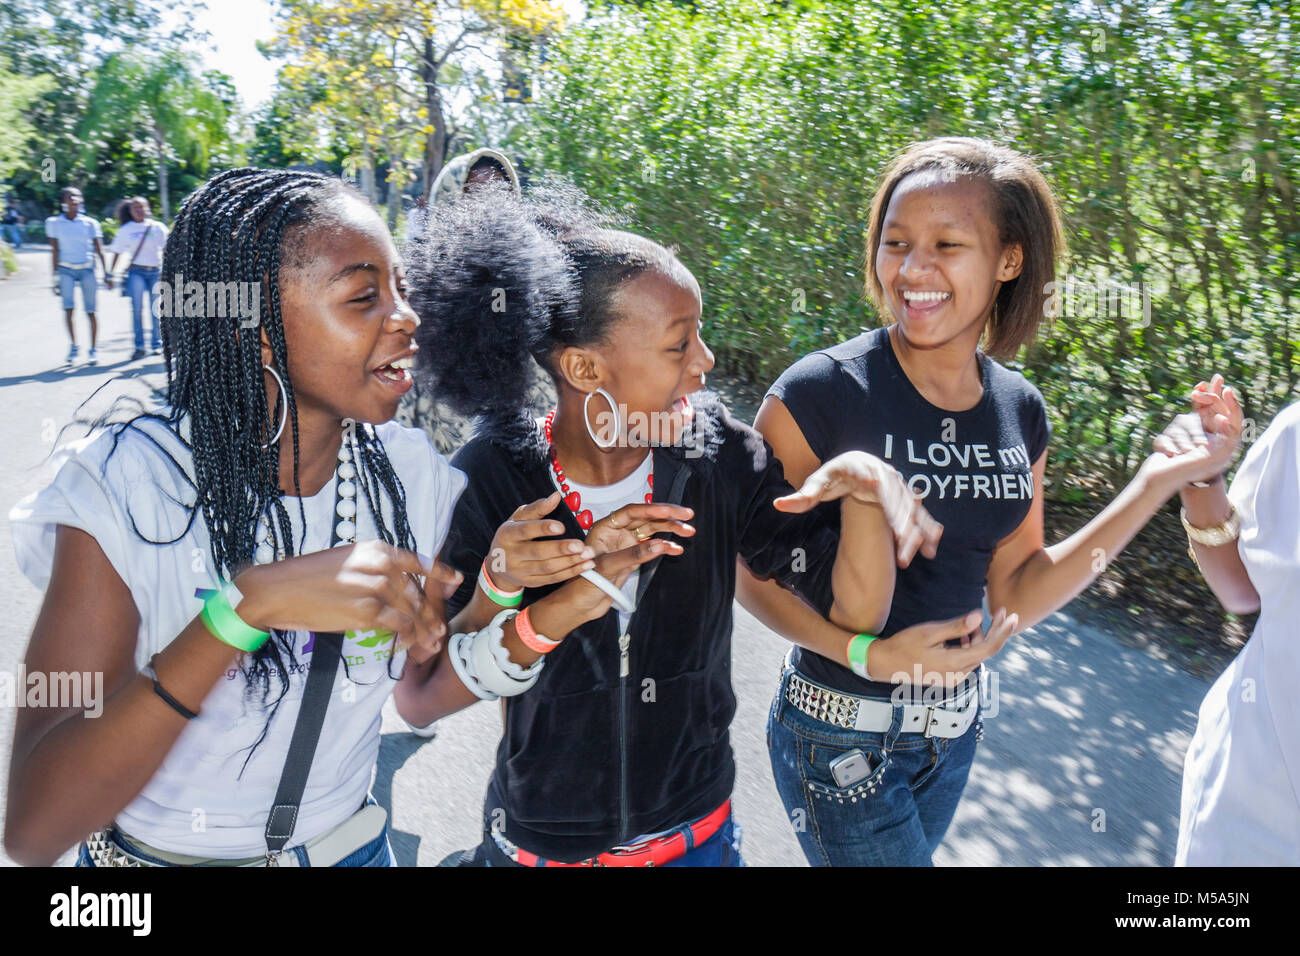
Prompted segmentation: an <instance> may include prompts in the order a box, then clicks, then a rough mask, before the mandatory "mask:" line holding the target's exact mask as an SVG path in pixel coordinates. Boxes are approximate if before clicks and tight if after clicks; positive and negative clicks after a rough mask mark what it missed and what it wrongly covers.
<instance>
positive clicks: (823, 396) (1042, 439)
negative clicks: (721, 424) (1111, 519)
mask: <svg viewBox="0 0 1300 956" xmlns="http://www.w3.org/2000/svg"><path fill="white" fill-rule="evenodd" d="M978 356H979V363H980V372H981V376H982V378H983V383H984V394H983V396H982V397H981V398H980V400H979V402H978V403H976V405H975V406H974V407H973V408H969V409H966V410H965V411H959V412H956V411H948V410H946V409H942V408H939V407H937V406H935V405H932V404H930V402H928V401H927V400H926V399H925V398H924V397H923V396H922V395H921V393H920V392H918V391H917V390H916V387H915V386H914V385H913V384H912V382H911V381H910V380H909V379H908V377H907V375H906V374H905V373H904V372H903V369H902V366H901V365H899V363H898V358H897V356H895V355H894V349H893V346H892V344H891V343H890V339H889V330H888V329H884V328H881V329H875V330H872V331H870V332H866V333H864V334H862V335H860V336H858V337H857V338H854V339H851V340H850V341H848V342H844V343H841V344H840V345H837V346H835V347H833V348H829V349H824V350H822V351H819V352H813V353H812V354H811V355H806V356H804V357H803V358H802V359H800V360H799V361H798V362H796V363H795V364H794V365H792V366H791V367H790V368H788V369H787V370H786V371H785V372H784V373H783V374H782V375H781V377H780V378H778V379H777V380H776V382H775V383H774V384H773V385H772V387H771V388H770V389H769V390H768V394H769V395H772V396H775V397H776V398H778V399H780V400H781V402H782V403H783V404H784V405H785V406H786V408H787V409H789V411H790V414H791V416H793V418H794V420H795V422H796V424H798V426H799V428H800V430H801V431H802V432H803V435H804V438H805V439H806V440H807V442H808V446H809V447H810V448H811V449H812V451H813V453H814V454H815V455H816V456H817V458H818V459H819V460H821V461H822V462H826V461H828V460H830V459H831V458H834V457H835V456H836V455H839V454H841V453H843V452H846V451H852V450H861V451H867V452H870V453H871V454H873V455H876V456H878V457H879V458H881V459H883V460H884V461H885V462H887V463H889V464H890V465H892V466H893V467H895V468H897V469H898V471H899V473H901V474H902V475H903V477H904V478H905V479H906V480H907V482H908V484H909V486H910V487H911V488H912V489H913V490H914V491H915V492H917V493H918V494H919V495H922V496H923V502H924V504H925V507H926V510H927V511H929V512H930V514H932V515H933V516H934V518H935V520H937V521H939V522H940V523H941V524H942V525H943V536H942V537H941V539H940V541H939V549H938V554H937V555H936V556H935V557H934V558H933V559H930V558H926V557H925V556H924V555H921V554H918V555H917V556H916V557H915V558H914V559H913V560H912V563H911V566H910V567H907V568H899V569H898V573H897V578H896V584H895V586H894V599H893V603H892V605H891V606H890V610H889V619H888V621H887V622H886V624H885V627H884V629H883V630H882V631H881V634H880V636H882V637H888V636H889V635H891V634H894V633H896V632H897V631H900V630H902V629H903V628H906V627H910V626H911V625H913V624H920V623H923V622H925V621H937V620H942V619H945V618H950V617H956V616H958V615H959V614H963V613H965V612H967V611H970V610H973V609H975V608H978V607H980V605H981V604H982V602H983V598H984V584H985V579H986V577H987V574H988V567H989V562H990V561H991V560H992V557H993V550H994V548H995V547H996V545H997V544H998V542H999V541H1001V540H1002V539H1003V538H1005V537H1007V535H1009V534H1011V533H1012V532H1013V531H1015V530H1016V528H1018V527H1019V526H1020V524H1021V522H1022V521H1024V519H1025V516H1026V515H1027V514H1028V513H1029V506H1030V502H1031V500H1032V498H1033V496H1034V495H1035V494H1037V493H1039V492H1040V489H1036V488H1035V487H1034V478H1033V473H1032V467H1033V464H1034V462H1035V461H1037V460H1038V458H1039V456H1041V455H1042V454H1043V452H1044V451H1045V450H1046V448H1047V443H1048V439H1049V437H1050V434H1051V429H1050V426H1049V424H1048V421H1047V408H1046V406H1045V405H1044V403H1043V397H1042V395H1041V394H1040V393H1039V391H1038V389H1036V388H1035V387H1034V386H1033V385H1032V384H1030V383H1029V382H1028V381H1027V380H1026V379H1025V377H1024V376H1023V375H1021V374H1020V373H1019V372H1015V371H1012V370H1011V369H1008V368H1005V367H1003V366H1002V365H999V364H998V363H997V362H995V361H993V360H992V359H991V358H989V357H988V356H986V355H985V354H984V353H983V352H979V353H978ZM821 507H823V508H827V509H834V510H835V511H836V512H838V510H839V504H838V502H832V503H830V504H827V505H822V506H821ZM837 517H838V516H837ZM794 664H795V666H796V667H797V668H798V669H799V670H800V672H802V673H803V674H805V675H806V676H807V677H809V678H810V679H811V680H814V681H816V682H818V683H820V684H824V685H826V686H828V687H831V688H834V689H836V690H840V691H844V692H847V693H854V694H859V695H868V696H889V695H890V692H891V691H892V690H893V686H894V685H892V684H888V683H883V682H878V681H871V680H866V679H864V678H861V677H858V676H857V675H856V674H854V673H853V672H852V671H850V670H849V669H848V668H847V667H844V666H843V665H841V664H839V663H837V662H835V661H832V660H829V659H827V658H825V657H822V656H821V655H819V654H816V653H813V652H812V651H808V650H805V649H803V648H795V654H794ZM917 696H920V695H919V693H918V694H917Z"/></svg>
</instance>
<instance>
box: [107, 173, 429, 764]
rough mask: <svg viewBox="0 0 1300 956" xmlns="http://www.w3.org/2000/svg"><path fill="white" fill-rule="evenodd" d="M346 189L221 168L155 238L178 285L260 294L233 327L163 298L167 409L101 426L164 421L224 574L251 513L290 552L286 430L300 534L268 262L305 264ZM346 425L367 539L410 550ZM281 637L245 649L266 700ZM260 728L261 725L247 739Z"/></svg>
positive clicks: (386, 490)
mask: <svg viewBox="0 0 1300 956" xmlns="http://www.w3.org/2000/svg"><path fill="white" fill-rule="evenodd" d="M348 197H353V198H360V194H359V193H356V192H355V191H354V190H352V189H351V188H350V187H349V186H347V185H346V184H345V183H343V182H342V181H341V180H339V179H335V178H333V177H328V176H323V175H321V174H319V173H314V172H303V171H291V170H269V169H255V168H241V169H233V170H230V171H228V172H225V173H222V174H220V175H218V176H215V177H213V178H212V179H210V180H208V182H206V183H205V184H204V185H203V186H202V187H200V188H199V189H198V190H197V191H196V192H194V193H192V194H191V195H190V196H189V197H188V198H187V199H186V200H185V202H184V203H183V204H182V206H181V209H180V212H179V214H178V215H177V217H176V222H175V224H174V226H173V228H172V233H171V235H170V236H169V237H168V240H167V245H166V247H165V250H164V255H163V264H162V269H161V273H162V279H164V280H166V281H168V282H169V283H176V282H182V283H185V287H184V288H185V289H188V288H193V287H191V286H190V285H189V284H190V283H195V282H197V283H199V284H200V285H199V286H198V287H197V288H203V289H208V288H211V287H212V286H210V285H209V283H230V282H237V283H257V285H255V286H252V288H256V289H258V290H259V291H260V303H259V306H260V309H259V317H258V318H259V321H258V323H257V324H256V325H253V326H252V327H242V322H241V320H240V318H239V317H238V316H237V315H229V316H228V317H226V318H221V317H214V316H209V315H205V316H201V317H195V316H193V315H183V314H182V315H174V314H169V313H170V312H174V311H176V310H175V309H163V310H162V311H163V315H162V318H161V325H162V338H163V349H164V354H165V359H166V367H167V398H168V404H169V405H170V409H169V410H168V411H167V413H166V414H158V413H156V412H143V411H142V412H141V413H140V414H138V415H136V416H135V417H134V418H132V419H131V420H130V421H128V422H124V423H119V424H118V425H117V427H116V429H115V436H120V433H121V430H122V429H124V428H126V427H130V426H132V425H133V424H135V422H137V421H138V420H139V419H141V418H150V419H154V420H156V421H159V422H163V423H165V424H166V425H167V426H168V427H169V428H170V429H171V430H172V431H173V432H174V433H175V435H176V437H177V438H178V439H180V440H181V441H182V443H184V444H186V445H187V447H188V448H189V451H190V455H191V459H192V462H193V475H192V477H191V476H189V475H185V469H184V468H181V467H180V465H179V463H177V462H176V460H175V458H174V457H173V456H171V455H170V453H167V455H168V457H169V458H171V459H172V461H173V463H175V464H177V467H178V468H179V469H180V471H181V473H182V475H185V479H186V481H187V482H188V483H189V484H190V485H192V486H193V488H194V491H195V500H194V502H192V503H188V505H187V506H188V507H189V509H190V515H189V525H192V523H193V521H194V518H195V516H196V515H198V514H200V513H201V514H202V516H203V520H204V523H205V524H206V525H207V529H208V533H209V537H210V540H211V558H212V562H213V569H214V572H215V574H216V575H217V576H218V577H219V578H221V579H222V580H230V579H232V578H233V577H234V575H235V574H236V573H237V572H238V571H240V570H242V569H243V568H245V567H247V566H248V565H249V564H251V563H252V561H253V555H254V549H255V546H256V542H255V535H256V531H257V526H258V523H259V521H260V520H261V519H262V518H265V519H266V521H267V523H268V524H269V526H270V531H271V539H272V543H273V545H274V546H275V548H276V551H277V554H279V555H282V556H283V557H292V556H294V555H295V554H296V553H298V549H299V548H300V547H301V545H297V546H295V542H294V541H293V535H292V525H291V523H290V519H289V513H288V510H287V509H286V507H285V503H284V500H283V499H284V494H285V493H284V492H283V491H281V489H280V454H279V441H284V440H286V439H287V440H291V441H292V442H293V475H292V479H293V489H294V494H295V495H296V496H297V497H298V512H299V516H300V519H301V526H302V527H303V528H304V531H305V528H306V514H305V511H304V508H303V504H302V500H301V499H302V494H301V490H300V488H299V484H298V472H299V461H298V453H299V449H298V416H297V405H296V404H295V400H294V392H293V383H292V382H291V381H290V378H289V373H288V347H287V345H286V342H285V336H284V322H283V318H282V315H281V305H280V271H281V268H282V267H284V268H296V267H298V266H300V265H303V264H305V262H306V259H305V253H304V252H303V251H302V250H303V247H304V244H305V242H304V240H305V234H306V233H307V232H308V231H309V230H310V229H311V227H313V226H320V225H328V224H329V223H330V220H331V214H332V212H333V210H334V208H335V207H336V206H337V205H338V204H340V203H341V202H342V201H344V200H346V199H347V198H348ZM363 201H364V200H363ZM227 288H229V287H228V286H227ZM243 288H248V287H243ZM185 311H189V310H188V309H187V310H185ZM259 326H260V328H261V329H262V330H264V331H265V333H266V338H267V341H268V342H269V343H270V348H271V353H272V363H273V367H274V369H275V371H276V372H277V373H278V374H279V377H280V380H281V382H283V389H282V390H280V391H279V394H278V396H277V398H276V403H275V407H274V408H273V409H268V407H267V401H266V388H265V385H264V384H263V383H264V374H265V373H264V371H263V365H262V357H261V337H260V334H259V331H258V329H259ZM298 361H299V362H301V361H302V358H301V357H299V359H298ZM282 404H284V405H287V409H288V411H287V421H286V424H285V428H284V432H283V434H282V435H281V437H280V439H279V441H277V442H276V443H275V444H269V439H270V437H271V436H272V435H273V434H274V432H275V427H276V425H277V424H278V422H279V417H280V415H281V413H282V407H281V406H282ZM182 420H184V421H186V422H187V423H188V426H189V432H190V434H189V439H188V441H186V440H185V438H184V437H183V436H182V432H181V427H180V426H181V422H182ZM141 433H142V434H146V433H144V432H143V431H141ZM354 435H355V438H356V442H357V447H358V449H359V452H360V454H359V456H358V460H357V462H356V466H357V470H358V473H359V474H358V480H357V483H358V484H359V485H360V486H361V488H362V489H363V492H364V494H365V497H366V500H367V504H368V505H369V507H370V510H371V513H372V514H373V515H374V517H375V523H376V526H377V528H378V532H379V535H380V537H381V538H382V539H383V540H384V541H385V542H387V543H389V544H391V545H394V546H396V547H400V548H404V549H407V550H410V551H414V550H415V539H414V535H413V534H412V532H411V528H410V525H409V523H408V520H407V513H406V494H405V491H404V489H403V487H402V483H401V481H400V479H399V478H398V477H397V474H396V473H395V472H394V470H393V467H392V464H391V462H390V461H389V459H388V455H387V453H386V451H385V449H384V446H383V443H382V442H381V441H380V439H379V437H378V435H376V434H375V432H374V430H373V429H372V428H369V427H367V426H363V425H358V427H357V428H356V429H355V431H354ZM146 437H149V436H147V434H146ZM150 440H151V441H153V443H154V444H155V445H158V443H157V441H154V440H153V439H152V438H151V437H150ZM114 447H116V437H115V440H114ZM160 447H161V446H160ZM164 452H165V449H164ZM110 454H111V452H110ZM382 497H387V499H388V501H389V503H390V505H391V511H392V515H393V525H394V527H393V528H392V529H391V530H390V529H389V528H388V527H387V525H386V523H385V520H384V516H383V511H382V509H381V507H380V499H381V498H382ZM132 525H133V527H134V530H135V532H136V534H137V535H138V536H140V537H141V538H142V539H144V540H146V541H149V542H150V543H151V544H172V543H174V542H175V541H178V540H180V538H181V537H183V536H184V534H185V533H186V532H188V530H189V525H187V526H186V528H185V530H184V531H182V532H181V534H180V535H178V536H177V537H176V538H173V539H171V540H169V541H154V540H152V539H150V538H148V537H146V536H145V535H143V534H142V533H141V532H140V530H139V528H138V527H135V522H134V519H133V520H132ZM293 643H294V642H293V637H292V634H291V633H288V632H280V631H273V632H272V637H271V640H268V641H267V642H266V643H265V644H263V645H262V647H261V648H260V649H259V650H258V651H256V652H255V653H253V654H251V655H249V656H248V657H246V658H245V662H244V673H245V676H246V678H247V679H248V683H249V690H250V692H251V691H252V689H253V688H254V687H260V689H261V696H262V702H263V704H266V703H267V700H268V698H269V695H270V691H271V679H272V677H273V676H274V675H278V676H279V678H280V690H279V695H278V696H277V698H276V700H275V704H274V707H278V705H279V703H280V701H281V700H283V698H284V695H285V694H286V692H287V691H288V673H289V671H290V669H294V668H296V660H295V656H294V646H293ZM286 658H287V661H286ZM390 665H391V659H390ZM274 707H273V708H272V711H271V714H270V716H268V725H269V721H270V717H271V716H274ZM265 734H266V728H265V727H264V728H263V730H262V736H261V737H259V738H258V740H257V741H256V742H255V743H254V744H253V748H254V749H255V748H256V746H257V743H260V742H261V740H262V739H263V738H264V737H265ZM249 756H250V757H251V749H250V754H249Z"/></svg>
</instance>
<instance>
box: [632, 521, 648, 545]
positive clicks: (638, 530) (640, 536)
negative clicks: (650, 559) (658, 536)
mask: <svg viewBox="0 0 1300 956" xmlns="http://www.w3.org/2000/svg"><path fill="white" fill-rule="evenodd" d="M644 530H645V525H639V526H638V527H636V528H634V529H633V530H632V533H633V534H634V535H636V539H637V540H638V541H644V540H645V539H646V538H648V537H650V535H648V534H642V533H641V532H642V531H644Z"/></svg>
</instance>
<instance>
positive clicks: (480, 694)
mask: <svg viewBox="0 0 1300 956" xmlns="http://www.w3.org/2000/svg"><path fill="white" fill-rule="evenodd" d="M474 634H475V632H474V631H470V632H469V633H468V634H453V635H452V636H451V640H449V641H448V642H447V656H448V657H449V658H450V659H451V666H452V669H453V670H454V671H455V672H456V677H457V678H459V679H460V682H461V683H462V684H464V685H465V688H466V689H467V690H468V691H469V692H470V693H471V694H473V695H474V696H475V697H477V698H478V699H479V700H496V699H497V695H496V694H494V693H492V692H491V691H489V690H487V689H486V688H484V687H483V685H482V684H480V683H479V680H478V678H477V677H475V676H474V673H473V671H474V664H473V661H472V660H471V655H470V650H471V648H472V647H473V645H474Z"/></svg>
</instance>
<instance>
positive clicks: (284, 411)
mask: <svg viewBox="0 0 1300 956" xmlns="http://www.w3.org/2000/svg"><path fill="white" fill-rule="evenodd" d="M262 368H264V369H265V370H266V371H268V372H270V373H271V375H272V377H273V378H274V379H275V383H276V384H277V385H279V386H280V427H279V428H277V429H276V430H275V435H274V436H272V438H271V440H270V441H269V442H267V443H266V444H265V445H263V446H262V448H263V449H267V448H270V447H271V446H272V445H274V444H275V443H276V442H278V441H279V440H280V435H281V433H283V432H284V424H285V422H287V421H288V420H289V401H288V399H286V398H285V397H284V381H283V380H282V379H281V378H280V374H279V373H278V372H277V371H276V370H275V369H274V368H273V367H272V366H270V365H263V366H262Z"/></svg>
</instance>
